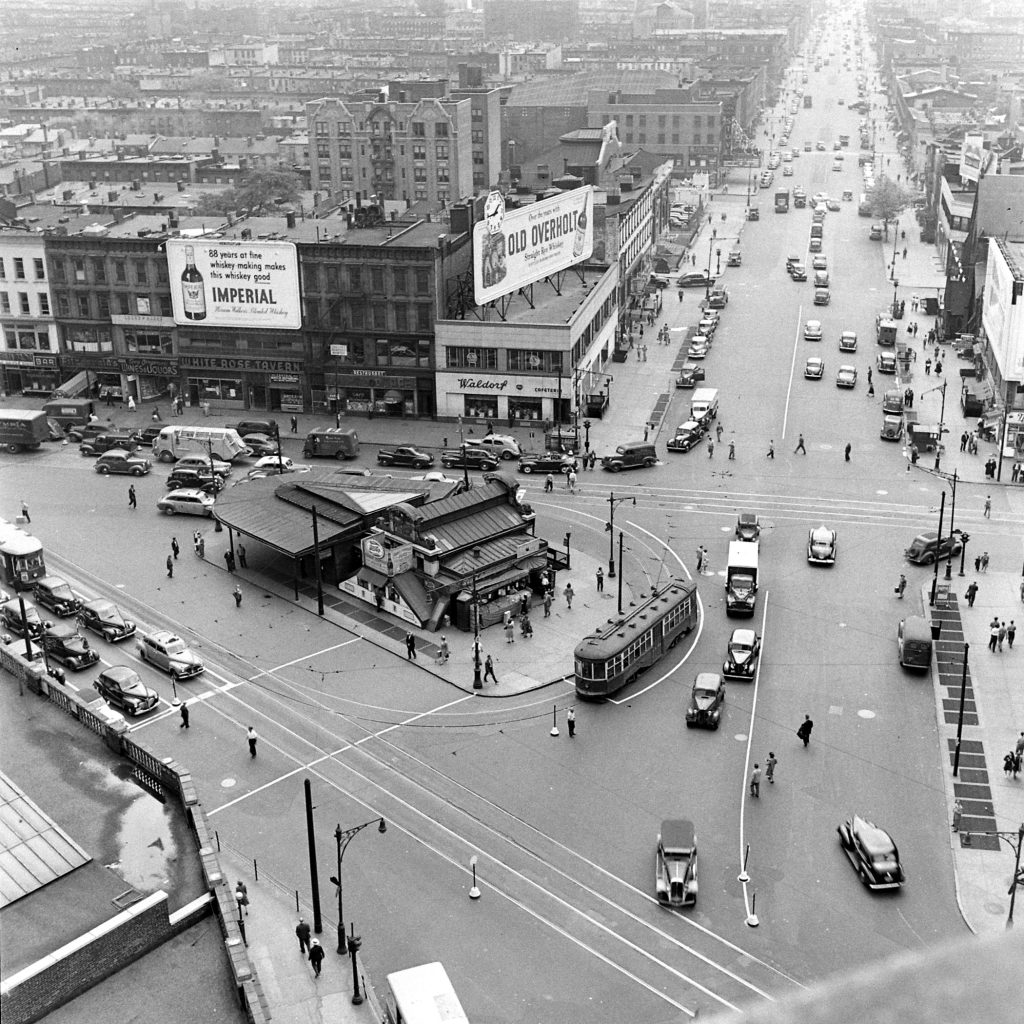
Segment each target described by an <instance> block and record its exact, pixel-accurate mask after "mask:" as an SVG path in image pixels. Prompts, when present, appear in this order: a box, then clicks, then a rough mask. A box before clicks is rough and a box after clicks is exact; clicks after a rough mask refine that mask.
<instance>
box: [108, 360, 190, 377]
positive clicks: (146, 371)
mask: <svg viewBox="0 0 1024 1024" xmlns="http://www.w3.org/2000/svg"><path fill="white" fill-rule="evenodd" d="M121 372H122V373H134V374H137V375H138V376H139V377H177V376H178V367H177V366H176V365H175V364H174V363H165V362H160V361H158V360H154V359H122V360H121Z"/></svg>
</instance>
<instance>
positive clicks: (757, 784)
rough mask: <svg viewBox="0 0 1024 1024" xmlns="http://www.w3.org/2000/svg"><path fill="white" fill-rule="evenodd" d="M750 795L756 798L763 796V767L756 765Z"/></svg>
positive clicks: (751, 778)
mask: <svg viewBox="0 0 1024 1024" xmlns="http://www.w3.org/2000/svg"><path fill="white" fill-rule="evenodd" d="M750 795H751V796H754V797H760V795H761V766H760V765H759V764H756V763H755V765H754V770H753V771H752V772H751V773H750Z"/></svg>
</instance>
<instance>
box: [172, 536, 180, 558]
mask: <svg viewBox="0 0 1024 1024" xmlns="http://www.w3.org/2000/svg"><path fill="white" fill-rule="evenodd" d="M171 554H173V555H174V560H175V561H177V560H178V555H180V554H181V548H180V547H179V545H178V538H177V537H172V538H171Z"/></svg>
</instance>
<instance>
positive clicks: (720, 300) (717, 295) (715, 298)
mask: <svg viewBox="0 0 1024 1024" xmlns="http://www.w3.org/2000/svg"><path fill="white" fill-rule="evenodd" d="M727 305H729V293H728V291H726V289H725V288H723V287H722V286H721V285H716V286H715V287H714V288H712V289H711V294H710V295H709V296H708V308H709V309H725V307H726V306H727Z"/></svg>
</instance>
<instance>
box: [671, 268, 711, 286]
mask: <svg viewBox="0 0 1024 1024" xmlns="http://www.w3.org/2000/svg"><path fill="white" fill-rule="evenodd" d="M714 281H715V279H714V277H713V276H711V275H709V274H708V272H707V271H706V270H688V271H687V272H686V273H685V274H680V275H679V280H678V281H677V282H676V284H677V285H678V287H680V288H706V287H707V286H708V285H709V284H714Z"/></svg>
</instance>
